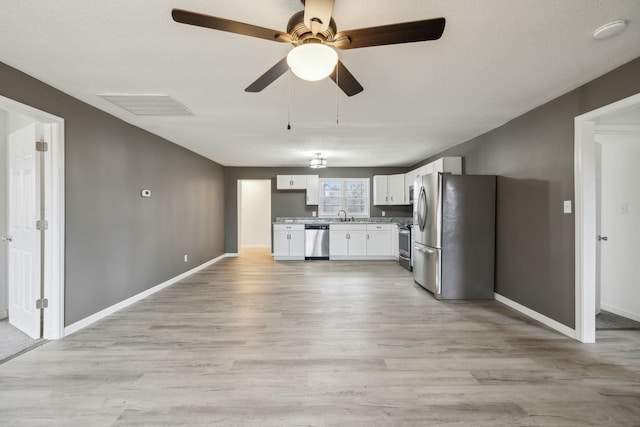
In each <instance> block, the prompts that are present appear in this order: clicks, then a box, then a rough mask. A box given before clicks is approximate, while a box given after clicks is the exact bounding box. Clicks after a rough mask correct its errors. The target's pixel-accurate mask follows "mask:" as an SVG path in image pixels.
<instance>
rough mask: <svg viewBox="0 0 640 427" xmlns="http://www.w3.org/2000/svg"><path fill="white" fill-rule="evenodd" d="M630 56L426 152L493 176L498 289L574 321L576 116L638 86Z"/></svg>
mask: <svg viewBox="0 0 640 427" xmlns="http://www.w3.org/2000/svg"><path fill="white" fill-rule="evenodd" d="M638 76H640V59H636V60H634V61H632V62H630V63H628V64H626V65H624V66H622V67H620V68H618V69H616V70H614V71H612V72H610V73H608V74H606V75H604V76H602V77H600V78H598V79H596V80H594V81H592V82H589V83H587V84H586V85H584V86H581V87H579V88H577V89H575V90H573V91H571V92H569V93H567V94H566V95H563V96H561V97H559V98H557V99H555V100H553V101H551V102H549V103H547V104H545V105H542V106H541V107H539V108H536V109H535V110H532V111H530V112H528V113H526V114H524V115H522V116H520V117H518V118H516V119H514V120H512V121H511V122H509V123H507V124H505V125H503V126H501V127H499V128H497V129H494V130H492V131H490V132H488V133H486V134H484V135H481V136H479V137H477V138H474V139H472V140H470V141H467V142H465V143H463V144H460V145H457V146H455V147H453V148H450V149H448V150H445V151H443V152H441V153H438V155H436V156H433V157H431V158H429V159H425V160H424V161H423V162H420V163H419V164H417V165H416V166H419V165H421V164H424V163H427V162H429V161H431V160H435V159H436V158H438V157H442V156H463V157H464V171H465V173H467V174H495V175H498V187H497V214H496V222H497V224H496V233H497V235H496V292H498V293H499V294H501V295H503V296H505V297H507V298H509V299H511V300H513V301H516V302H518V303H520V304H522V305H524V306H526V307H528V308H531V309H532V310H535V311H537V312H539V313H542V314H544V315H545V316H548V317H550V318H552V319H554V320H556V321H558V322H560V323H562V324H564V325H567V326H569V327H572V328H573V327H575V283H574V279H575V278H574V266H575V259H574V251H575V247H574V237H575V236H574V234H575V230H574V227H575V221H574V215H573V214H570V215H567V214H563V213H562V203H563V200H571V201H573V200H574V180H573V171H574V160H573V156H574V149H573V145H574V117H575V116H578V115H580V114H583V113H586V112H588V111H591V110H594V109H596V108H599V107H602V106H604V105H607V104H610V103H612V102H615V101H618V100H620V99H623V98H625V97H628V96H631V95H634V94H636V93H638V92H640V77H638Z"/></svg>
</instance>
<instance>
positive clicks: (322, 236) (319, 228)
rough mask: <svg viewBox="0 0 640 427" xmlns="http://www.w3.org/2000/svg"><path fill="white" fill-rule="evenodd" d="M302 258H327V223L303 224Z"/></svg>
mask: <svg viewBox="0 0 640 427" xmlns="http://www.w3.org/2000/svg"><path fill="white" fill-rule="evenodd" d="M304 259H305V260H307V259H311V260H318V259H329V224H305V225H304Z"/></svg>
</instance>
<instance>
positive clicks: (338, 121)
mask: <svg viewBox="0 0 640 427" xmlns="http://www.w3.org/2000/svg"><path fill="white" fill-rule="evenodd" d="M339 88H340V67H338V64H336V125H339V124H340V102H339V100H340V91H339Z"/></svg>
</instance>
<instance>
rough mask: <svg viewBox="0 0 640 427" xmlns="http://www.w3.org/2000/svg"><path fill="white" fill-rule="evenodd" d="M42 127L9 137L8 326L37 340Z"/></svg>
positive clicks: (33, 127)
mask: <svg viewBox="0 0 640 427" xmlns="http://www.w3.org/2000/svg"><path fill="white" fill-rule="evenodd" d="M41 133H42V129H41V126H39V124H37V123H33V124H30V125H28V126H26V127H24V128H22V129H20V130H18V131H16V132H14V133H12V134H10V135H9V233H10V235H11V238H12V241H11V242H9V322H10V323H11V324H12V325H14V326H15V327H17V328H18V329H20V330H21V331H23V332H24V333H26V334H27V335H29V336H30V337H32V338H39V337H40V310H39V309H36V300H37V299H39V298H40V293H41V288H40V281H41V261H40V258H41V252H40V251H41V233H40V231H38V230H37V229H36V221H37V220H38V219H39V217H40V209H41V200H40V162H39V159H38V155H37V152H36V146H35V144H36V141H37V140H39V139H40V137H41Z"/></svg>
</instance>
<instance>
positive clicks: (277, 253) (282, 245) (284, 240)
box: [273, 224, 304, 261]
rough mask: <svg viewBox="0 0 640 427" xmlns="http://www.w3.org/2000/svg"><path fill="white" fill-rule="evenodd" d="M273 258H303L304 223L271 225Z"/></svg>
mask: <svg viewBox="0 0 640 427" xmlns="http://www.w3.org/2000/svg"><path fill="white" fill-rule="evenodd" d="M273 257H274V259H275V260H278V261H279V260H304V224H274V225H273Z"/></svg>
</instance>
